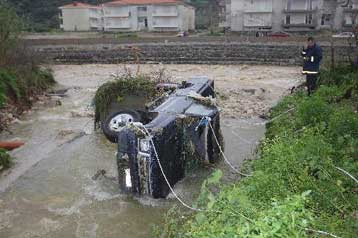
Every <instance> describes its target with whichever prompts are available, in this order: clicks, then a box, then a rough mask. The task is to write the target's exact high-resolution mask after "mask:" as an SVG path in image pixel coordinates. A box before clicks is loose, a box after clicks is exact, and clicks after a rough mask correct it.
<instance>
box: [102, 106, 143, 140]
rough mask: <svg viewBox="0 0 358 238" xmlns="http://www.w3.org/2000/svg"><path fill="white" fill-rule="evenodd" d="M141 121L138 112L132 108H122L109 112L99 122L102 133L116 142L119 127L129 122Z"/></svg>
mask: <svg viewBox="0 0 358 238" xmlns="http://www.w3.org/2000/svg"><path fill="white" fill-rule="evenodd" d="M139 121H141V116H140V114H139V112H137V111H134V110H122V111H119V112H114V113H111V114H109V116H107V117H106V119H105V120H103V121H102V122H101V128H102V131H103V134H104V135H105V136H106V138H107V139H108V140H109V141H111V142H112V143H117V142H118V131H119V130H120V128H121V127H123V126H125V125H126V124H127V123H130V122H139Z"/></svg>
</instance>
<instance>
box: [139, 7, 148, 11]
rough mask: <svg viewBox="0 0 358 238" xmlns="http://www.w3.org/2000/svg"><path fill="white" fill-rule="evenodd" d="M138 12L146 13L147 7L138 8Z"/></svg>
mask: <svg viewBox="0 0 358 238" xmlns="http://www.w3.org/2000/svg"><path fill="white" fill-rule="evenodd" d="M138 11H140V12H146V11H147V7H138Z"/></svg>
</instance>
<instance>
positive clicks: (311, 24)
mask: <svg viewBox="0 0 358 238" xmlns="http://www.w3.org/2000/svg"><path fill="white" fill-rule="evenodd" d="M316 26H317V23H282V27H284V28H289V27H302V28H314V27H316Z"/></svg>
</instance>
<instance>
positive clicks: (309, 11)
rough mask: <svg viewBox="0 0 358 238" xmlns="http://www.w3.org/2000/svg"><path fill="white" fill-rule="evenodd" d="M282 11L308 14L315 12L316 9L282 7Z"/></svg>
mask: <svg viewBox="0 0 358 238" xmlns="http://www.w3.org/2000/svg"><path fill="white" fill-rule="evenodd" d="M283 12H284V13H286V14H295V13H296V14H309V13H316V12H317V9H311V10H309V9H284V10H283Z"/></svg>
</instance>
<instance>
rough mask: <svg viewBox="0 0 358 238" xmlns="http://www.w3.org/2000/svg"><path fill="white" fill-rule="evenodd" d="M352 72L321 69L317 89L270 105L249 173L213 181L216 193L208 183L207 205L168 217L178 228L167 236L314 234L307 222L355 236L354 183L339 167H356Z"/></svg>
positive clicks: (357, 125)
mask: <svg viewBox="0 0 358 238" xmlns="http://www.w3.org/2000/svg"><path fill="white" fill-rule="evenodd" d="M354 75H356V71H353V70H351V69H347V68H343V69H340V68H338V69H335V71H333V72H324V73H323V74H322V75H321V83H323V84H324V85H321V87H320V89H319V90H318V91H317V92H316V93H315V94H314V95H313V96H312V97H307V96H305V95H304V94H303V93H302V92H298V93H296V94H294V95H290V96H287V97H286V98H284V99H283V100H282V101H281V102H280V103H279V104H278V105H277V106H276V107H275V108H273V109H272V110H271V118H274V120H273V121H271V122H270V123H269V124H268V126H267V132H266V139H265V140H263V142H262V143H261V145H260V156H259V158H258V159H257V160H254V161H252V162H251V167H252V170H253V174H252V176H251V177H247V178H244V179H242V180H240V182H238V183H234V184H231V185H227V186H221V187H220V186H217V185H216V187H217V188H220V192H219V193H218V194H214V193H211V192H208V190H207V189H206V190H205V189H204V190H203V191H202V194H201V196H200V197H199V201H202V203H200V204H201V205H202V207H203V208H204V209H205V212H199V213H196V214H193V215H191V216H187V219H186V221H183V220H182V219H181V220H180V222H178V223H175V222H173V220H171V221H172V223H171V224H172V225H171V227H172V228H173V229H174V231H173V230H172V231H171V233H170V234H175V235H172V236H165V235H164V236H162V237H248V238H253V237H255V238H256V237H316V235H317V234H315V233H312V232H311V233H308V232H307V231H306V230H305V229H304V228H310V229H315V230H323V231H327V232H330V233H333V234H335V235H337V236H339V237H352V238H353V237H355V236H356V230H357V229H358V225H357V222H356V217H357V210H358V200H357V185H356V183H355V181H353V180H352V179H351V178H350V177H348V176H347V175H346V174H344V173H342V171H340V170H338V169H337V167H339V168H342V169H344V170H345V171H347V172H349V173H350V174H352V175H356V174H358V163H357V159H358V152H357V148H358V114H357V112H356V111H355V109H354V107H352V105H355V103H357V101H355V100H356V98H355V97H354V95H355V94H354V92H355V91H354V90H355V89H354V87H356V85H357V80H356V79H357V78H358V77H355V76H354ZM354 77H355V78H354ZM350 87H353V89H354V90H353V91H352V92H353V94H352V95H353V96H352V97H346V92H347V88H350ZM290 109H294V110H290ZM352 109H353V110H352ZM288 110H290V111H289V112H288ZM204 184H205V183H204ZM306 191H310V192H309V193H308V192H306ZM300 194H303V195H300ZM205 198H206V199H205ZM203 204H207V205H206V206H205V205H203ZM173 224H175V225H173Z"/></svg>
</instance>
